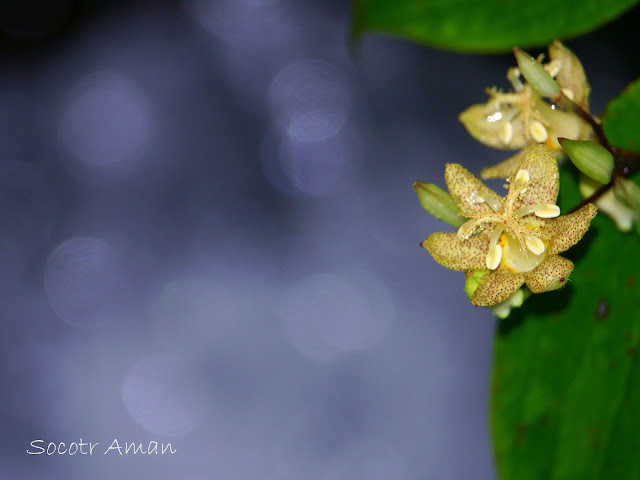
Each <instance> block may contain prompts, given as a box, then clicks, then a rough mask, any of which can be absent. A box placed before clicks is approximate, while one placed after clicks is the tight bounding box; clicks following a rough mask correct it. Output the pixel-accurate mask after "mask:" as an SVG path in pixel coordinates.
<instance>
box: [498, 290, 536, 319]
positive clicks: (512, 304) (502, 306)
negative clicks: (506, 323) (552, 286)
mask: <svg viewBox="0 0 640 480" xmlns="http://www.w3.org/2000/svg"><path fill="white" fill-rule="evenodd" d="M529 295H530V293H529ZM525 298H526V296H525V294H524V290H523V289H522V288H521V289H520V290H517V291H516V293H514V294H513V295H511V296H510V297H509V298H507V299H506V300H505V301H504V302H500V303H498V304H497V305H494V306H492V307H491V311H492V312H493V314H494V315H495V316H496V317H498V318H500V319H501V320H504V319H505V318H507V317H508V316H509V314H510V313H511V309H513V308H518V307H521V306H522V304H523V303H524V300H525Z"/></svg>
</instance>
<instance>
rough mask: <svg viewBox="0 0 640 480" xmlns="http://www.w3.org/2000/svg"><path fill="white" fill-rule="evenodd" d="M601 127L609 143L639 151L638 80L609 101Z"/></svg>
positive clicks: (639, 81) (639, 101)
mask: <svg viewBox="0 0 640 480" xmlns="http://www.w3.org/2000/svg"><path fill="white" fill-rule="evenodd" d="M602 128H604V133H605V135H606V136H607V139H608V140H609V143H611V145H613V146H615V147H620V148H624V149H626V150H632V151H635V152H640V80H636V81H635V82H633V83H632V84H631V85H629V87H627V88H626V89H625V90H624V91H623V92H622V93H621V94H620V95H618V96H617V97H616V98H614V99H613V100H611V101H610V102H609V104H608V105H607V108H606V109H605V115H604V120H603V121H602Z"/></svg>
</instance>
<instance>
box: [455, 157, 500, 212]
mask: <svg viewBox="0 0 640 480" xmlns="http://www.w3.org/2000/svg"><path fill="white" fill-rule="evenodd" d="M444 180H445V182H446V183H447V188H448V189H449V193H450V194H451V196H452V197H453V200H454V202H456V205H457V206H458V208H459V209H460V211H461V212H462V214H463V215H464V216H466V217H471V216H474V215H478V214H483V215H487V214H490V213H493V210H492V209H491V207H489V203H494V204H495V203H497V204H500V203H502V198H500V197H499V196H498V195H497V194H496V193H495V192H494V191H493V190H491V189H490V188H489V187H487V186H485V184H484V183H482V182H481V181H480V180H478V179H477V178H476V177H475V176H474V175H473V174H472V173H471V172H470V171H469V170H467V169H466V168H464V167H463V166H462V165H459V164H457V163H448V164H447V166H446V168H445V171H444ZM477 193H480V194H481V196H482V197H483V198H486V197H488V196H490V197H492V198H493V200H494V201H492V202H486V201H482V202H477V201H475V200H474V198H475V195H476V194H477Z"/></svg>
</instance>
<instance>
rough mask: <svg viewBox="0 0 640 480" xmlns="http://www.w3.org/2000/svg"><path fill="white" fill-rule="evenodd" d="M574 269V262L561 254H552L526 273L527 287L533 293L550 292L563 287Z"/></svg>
mask: <svg viewBox="0 0 640 480" xmlns="http://www.w3.org/2000/svg"><path fill="white" fill-rule="evenodd" d="M572 271H573V262H572V261H571V260H567V259H566V258H564V257H561V256H560V255H551V256H549V257H547V258H545V260H544V262H542V263H541V264H540V265H538V266H537V267H536V268H534V269H533V271H531V272H530V273H528V274H526V282H527V287H529V290H531V291H532V292H533V293H542V292H548V291H550V290H556V289H557V288H560V287H562V286H563V285H564V284H565V283H566V282H567V280H568V279H569V275H571V272H572Z"/></svg>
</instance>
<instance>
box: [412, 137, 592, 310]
mask: <svg viewBox="0 0 640 480" xmlns="http://www.w3.org/2000/svg"><path fill="white" fill-rule="evenodd" d="M445 181H446V184H447V187H448V189H449V192H450V194H451V197H452V199H453V202H455V205H456V206H457V208H458V212H459V215H461V216H462V217H464V218H466V221H465V222H464V223H463V224H462V225H461V226H460V227H459V229H458V231H457V233H434V234H432V235H430V236H429V237H427V239H426V240H425V241H424V242H422V246H423V247H424V248H425V249H426V250H428V251H429V253H430V254H431V255H432V256H433V258H434V259H435V260H436V261H437V262H438V263H440V264H441V265H443V266H445V267H447V268H450V269H453V270H460V271H465V272H466V273H467V276H468V277H470V276H472V275H474V274H475V272H479V275H475V277H476V279H477V280H478V281H477V285H475V288H474V289H473V290H474V291H473V292H467V293H469V294H470V299H471V303H473V304H474V305H481V306H492V305H497V304H500V303H501V302H505V301H507V300H508V299H509V298H510V297H511V296H512V295H513V294H514V293H516V292H517V291H518V290H519V289H520V287H521V286H522V285H523V284H526V285H527V287H528V288H529V290H530V291H531V292H532V293H541V292H545V291H550V290H555V289H557V288H560V287H561V286H563V285H564V284H565V283H566V281H567V280H568V278H569V275H570V274H571V272H572V270H573V263H572V262H571V261H570V260H567V259H566V258H564V257H561V256H560V255H558V254H559V253H562V252H564V251H565V250H567V249H568V248H570V247H571V246H573V245H575V244H576V243H577V242H578V241H579V240H580V239H581V238H582V237H583V235H584V234H585V233H586V231H587V230H588V229H589V225H590V223H591V220H592V219H593V217H594V216H595V214H596V212H597V208H596V207H595V205H593V204H587V205H585V206H584V207H582V208H581V209H579V210H578V211H576V212H574V213H572V214H570V215H565V216H562V217H561V216H559V215H560V209H559V208H558V206H557V205H556V199H557V196H558V189H559V173H558V166H557V162H556V160H555V158H554V157H553V155H552V154H551V153H550V151H549V149H548V148H547V147H546V146H544V145H535V146H532V147H529V148H527V149H525V150H524V151H523V154H522V155H521V159H520V162H519V163H518V165H517V168H516V169H514V171H513V173H512V174H511V175H510V176H509V177H508V178H507V181H508V182H509V185H508V193H507V195H506V196H505V197H504V198H503V197H500V196H499V195H498V194H497V193H495V192H494V191H493V190H491V189H490V188H488V187H487V186H485V185H484V184H483V183H482V182H481V181H480V180H479V179H477V178H476V177H475V176H474V175H473V174H471V173H470V172H469V171H468V170H467V169H465V168H464V167H463V166H462V165H459V164H448V165H447V166H446V170H445Z"/></svg>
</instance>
